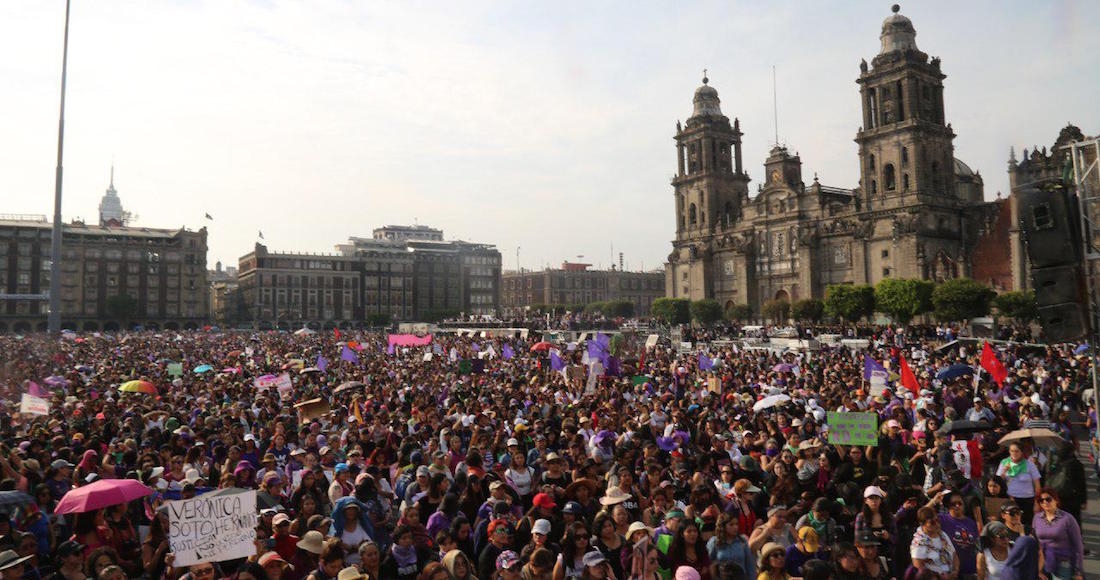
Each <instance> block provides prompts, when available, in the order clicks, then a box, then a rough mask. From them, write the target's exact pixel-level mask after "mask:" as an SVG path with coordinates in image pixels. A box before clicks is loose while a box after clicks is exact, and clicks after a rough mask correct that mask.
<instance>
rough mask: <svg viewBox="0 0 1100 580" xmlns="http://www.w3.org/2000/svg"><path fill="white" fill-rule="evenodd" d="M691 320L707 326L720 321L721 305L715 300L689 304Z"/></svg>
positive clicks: (697, 301)
mask: <svg viewBox="0 0 1100 580" xmlns="http://www.w3.org/2000/svg"><path fill="white" fill-rule="evenodd" d="M691 319H692V320H694V321H695V322H698V323H699V324H703V325H707V324H713V323H715V322H718V321H719V320H721V319H722V305H721V304H719V303H718V301H717V300H711V299H705V300H696V301H695V302H692V303H691Z"/></svg>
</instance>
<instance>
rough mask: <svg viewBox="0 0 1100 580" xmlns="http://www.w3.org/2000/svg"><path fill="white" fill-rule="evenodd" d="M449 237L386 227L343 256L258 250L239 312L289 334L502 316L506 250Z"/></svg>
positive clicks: (247, 267) (245, 267) (243, 267)
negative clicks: (502, 253) (305, 329)
mask: <svg viewBox="0 0 1100 580" xmlns="http://www.w3.org/2000/svg"><path fill="white" fill-rule="evenodd" d="M442 236H443V232H442V231H440V230H436V229H433V228H428V227H426V226H386V227H384V228H378V229H376V230H374V232H373V234H372V237H370V238H360V237H352V238H350V239H349V240H348V241H347V243H343V244H338V245H337V246H336V250H337V253H336V254H299V253H292V252H270V251H269V250H268V249H267V247H266V246H264V245H262V244H256V247H255V248H254V249H253V251H252V252H249V253H248V254H245V255H244V256H242V257H241V259H240V274H239V277H238V280H239V285H240V291H239V298H240V300H241V306H240V309H241V311H243V312H247V313H248V320H247V322H252V323H255V324H257V325H258V326H260V327H282V328H294V327H301V326H311V327H319V328H337V327H339V328H354V327H359V326H363V325H364V324H370V323H375V322H377V321H379V320H394V321H408V320H434V319H438V318H444V317H450V316H458V315H460V314H466V315H471V314H476V315H494V314H496V313H497V312H499V308H500V252H499V251H498V250H497V249H496V248H495V247H494V246H491V245H487V244H476V243H470V242H463V241H457V240H443V239H442Z"/></svg>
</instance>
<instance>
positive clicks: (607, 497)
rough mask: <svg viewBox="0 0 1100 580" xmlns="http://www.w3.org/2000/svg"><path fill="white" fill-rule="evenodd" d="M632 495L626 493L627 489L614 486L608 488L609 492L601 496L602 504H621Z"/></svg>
mask: <svg viewBox="0 0 1100 580" xmlns="http://www.w3.org/2000/svg"><path fill="white" fill-rule="evenodd" d="M632 497H634V496H632V495H630V494H629V493H626V492H625V491H623V490H621V489H619V488H617V487H613V488H611V489H609V490H607V493H606V494H604V496H603V497H601V498H600V505H604V506H611V505H615V504H620V503H623V502H624V501H626V500H628V499H630V498H632Z"/></svg>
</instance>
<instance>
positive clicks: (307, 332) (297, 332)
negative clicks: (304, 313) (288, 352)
mask: <svg viewBox="0 0 1100 580" xmlns="http://www.w3.org/2000/svg"><path fill="white" fill-rule="evenodd" d="M310 334H317V332H316V331H314V330H311V329H309V328H299V329H298V330H295V331H294V335H295V336H308V335H310Z"/></svg>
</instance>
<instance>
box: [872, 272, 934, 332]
mask: <svg viewBox="0 0 1100 580" xmlns="http://www.w3.org/2000/svg"><path fill="white" fill-rule="evenodd" d="M935 287H936V285H935V284H933V283H932V282H930V281H928V280H901V279H898V278H884V279H883V280H882V281H880V282H879V283H878V284H877V285H876V286H875V310H878V311H879V312H881V313H883V314H886V315H887V316H889V317H890V318H891V319H892V320H893V321H894V322H895V323H897V324H903V325H904V324H909V322H910V321H911V320H913V318H915V317H917V316H919V315H921V314H924V313H925V312H929V311H931V310H932V291H933V289H934V288H935Z"/></svg>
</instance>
